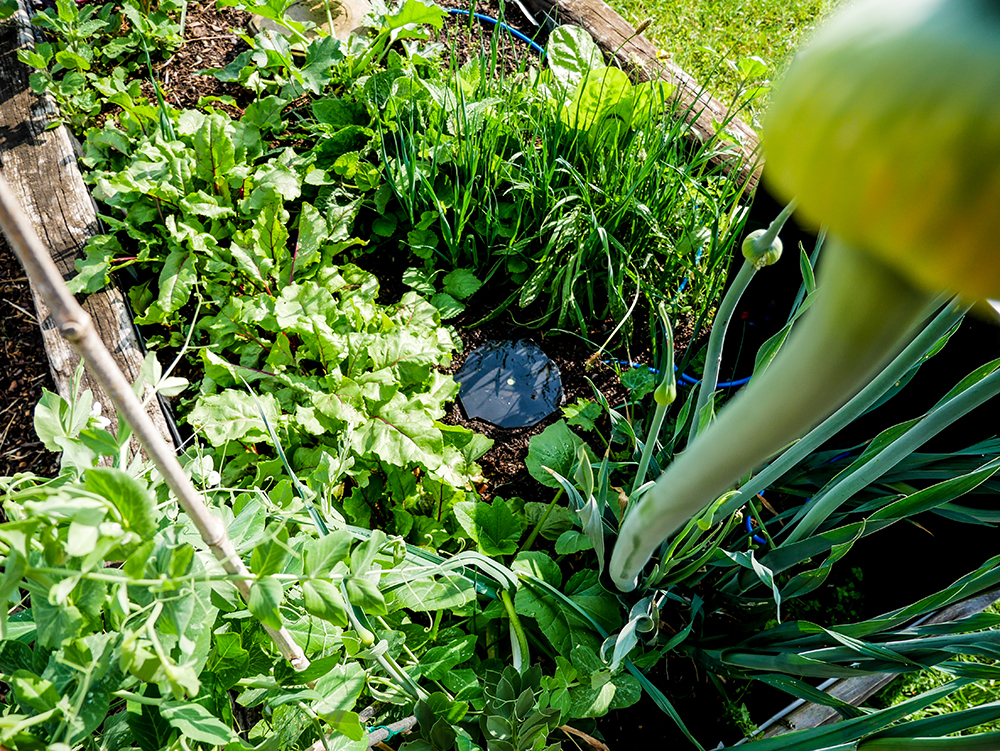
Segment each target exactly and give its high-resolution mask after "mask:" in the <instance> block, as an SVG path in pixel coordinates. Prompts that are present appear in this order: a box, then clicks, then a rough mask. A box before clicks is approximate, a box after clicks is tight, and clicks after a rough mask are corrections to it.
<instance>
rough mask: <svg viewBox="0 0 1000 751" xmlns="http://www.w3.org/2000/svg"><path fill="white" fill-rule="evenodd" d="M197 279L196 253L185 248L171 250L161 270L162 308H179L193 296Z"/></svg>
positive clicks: (159, 299) (170, 311) (163, 309)
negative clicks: (192, 291) (192, 292)
mask: <svg viewBox="0 0 1000 751" xmlns="http://www.w3.org/2000/svg"><path fill="white" fill-rule="evenodd" d="M196 281H197V272H196V271H195V264H194V253H193V252H191V251H190V250H188V249H185V248H175V249H173V250H172V251H170V255H168V256H167V260H166V262H165V263H164V264H163V270H162V271H160V296H159V298H158V299H157V303H158V305H159V308H160V310H162V311H164V312H166V313H172V312H174V311H175V310H179V309H180V308H181V307H182V306H183V305H184V304H185V303H187V301H188V300H189V299H190V298H191V290H192V288H193V287H194V284H195V282H196Z"/></svg>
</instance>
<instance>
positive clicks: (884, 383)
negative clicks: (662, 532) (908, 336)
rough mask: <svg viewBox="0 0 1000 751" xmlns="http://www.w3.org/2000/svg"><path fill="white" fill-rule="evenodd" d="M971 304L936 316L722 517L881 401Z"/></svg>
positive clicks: (743, 492) (744, 489) (735, 499)
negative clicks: (886, 364)
mask: <svg viewBox="0 0 1000 751" xmlns="http://www.w3.org/2000/svg"><path fill="white" fill-rule="evenodd" d="M969 307H970V306H968V305H961V306H959V305H955V304H954V303H951V304H949V305H948V306H947V307H945V309H944V310H942V311H941V312H940V313H939V314H938V315H937V317H935V318H934V320H933V321H931V322H930V323H929V324H928V325H927V326H926V327H925V328H924V330H923V331H922V332H920V334H918V335H917V336H916V337H915V338H914V339H913V341H912V342H910V343H909V344H908V345H907V346H906V348H905V349H904V350H903V351H902V352H900V353H899V355H898V356H897V357H896V358H895V359H894V360H893V361H892V362H891V363H889V365H888V366H887V367H886V368H885V369H884V370H883V371H882V372H881V373H879V374H878V375H877V376H876V377H875V378H874V379H872V381H871V382H870V383H869V384H868V385H867V386H865V387H864V388H863V389H862V390H861V391H859V392H858V393H857V395H856V396H855V397H854V398H853V399H851V400H850V401H849V402H847V404H845V405H844V406H843V407H841V408H840V409H839V410H837V411H836V412H834V413H833V414H832V415H830V417H828V418H827V419H826V420H824V421H823V422H822V423H820V424H819V425H818V426H817V427H816V428H814V429H813V430H812V431H810V433H809V434H808V435H807V436H806V437H805V438H803V439H802V440H801V441H798V442H797V443H795V445H793V446H792V447H791V448H789V449H788V450H787V451H785V453H783V454H782V455H781V456H780V457H778V458H777V459H775V460H774V461H773V462H771V464H769V465H768V466H767V468H766V469H764V470H762V471H761V472H760V473H759V474H757V475H756V476H755V477H754V478H753V479H751V480H750V481H749V482H748V483H747V484H746V485H744V486H743V487H742V488H740V492H739V494H738V495H735V496H733V497H732V498H731V499H729V500H728V501H726V503H725V504H724V505H723V506H722V508H721V509H720V510H719V513H720V514H726V515H728V514H731V513H733V512H734V511H735V510H736V509H738V508H739V507H740V506H741V505H743V504H744V503H745V502H746V499H747V498H753V497H754V496H756V495H757V494H758V493H760V492H762V491H764V490H767V489H768V487H770V486H771V484H772V483H774V482H775V481H776V480H778V479H779V478H780V477H781V476H782V475H783V474H785V473H786V472H788V471H789V470H790V469H792V467H794V466H796V465H797V464H798V463H799V462H800V461H802V460H803V459H805V457H806V456H808V455H809V454H811V453H812V452H813V451H815V450H816V449H818V448H819V447H820V446H821V445H822V444H824V443H825V442H826V441H827V440H829V439H830V438H832V437H833V436H834V435H836V434H837V433H838V432H839V431H840V430H841V429H842V428H844V427H846V426H847V425H849V424H850V423H851V422H853V421H854V420H855V419H857V418H858V417H860V416H861V415H862V414H863V413H864V412H865V410H867V409H868V408H869V407H870V406H871V405H873V404H874V403H875V402H876V401H878V400H879V399H880V398H881V397H882V395H883V394H885V392H886V391H888V390H889V389H890V388H891V387H892V386H893V385H894V384H896V383H897V382H898V381H899V380H900V379H901V378H903V377H904V376H905V375H906V373H907V372H908V371H909V370H910V369H911V368H912V367H914V366H915V365H916V364H917V363H919V362H920V360H921V359H923V358H924V357H925V356H926V355H927V353H928V351H930V349H931V347H933V346H934V345H935V344H936V343H937V342H938V340H939V339H940V338H941V337H942V336H944V335H945V334H946V333H948V330H949V329H951V327H952V326H954V325H955V324H957V323H958V322H959V321H961V320H962V317H963V316H964V315H965V313H966V311H968V309H969Z"/></svg>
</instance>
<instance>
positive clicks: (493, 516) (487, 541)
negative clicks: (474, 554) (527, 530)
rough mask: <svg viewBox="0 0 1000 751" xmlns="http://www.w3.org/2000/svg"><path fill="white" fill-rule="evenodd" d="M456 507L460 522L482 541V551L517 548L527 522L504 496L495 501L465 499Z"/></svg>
mask: <svg viewBox="0 0 1000 751" xmlns="http://www.w3.org/2000/svg"><path fill="white" fill-rule="evenodd" d="M454 509H455V518H456V519H458V523H459V524H461V525H462V528H463V529H464V530H465V531H466V533H468V535H469V536H470V537H471V538H472V539H473V540H475V541H476V542H477V543H478V545H479V550H480V552H482V553H484V554H485V555H489V556H499V555H511V554H512V553H515V552H517V543H518V541H519V540H520V539H521V535H522V533H523V532H524V525H523V524H522V523H521V520H520V519H518V517H517V515H516V514H515V513H514V512H513V511H511V509H510V507H509V506H508V505H507V503H506V501H504V500H503V499H501V498H494V499H493V503H483V502H481V501H477V502H472V501H462V502H461V503H456V504H455V507H454Z"/></svg>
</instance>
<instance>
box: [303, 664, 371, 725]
mask: <svg viewBox="0 0 1000 751" xmlns="http://www.w3.org/2000/svg"><path fill="white" fill-rule="evenodd" d="M365 680H366V675H365V670H364V668H363V667H361V665H359V664H358V663H357V662H346V663H344V664H342V665H338V666H337V667H335V668H334V669H333V670H331V671H330V672H329V673H327V674H326V675H324V676H323V677H322V678H320V679H319V680H318V681H317V682H316V692H317V693H318V694H320V695H321V696H322V697H323V698H322V699H321V700H320V701H319V702H317V703H316V704H315V705H314V706H313V709H314V710H315V711H316V713H317V714H320V715H325V714H327V713H329V712H349V711H350V710H352V709H354V705H355V704H356V703H357V701H358V699H359V698H360V696H361V692H362V691H363V690H364V688H365Z"/></svg>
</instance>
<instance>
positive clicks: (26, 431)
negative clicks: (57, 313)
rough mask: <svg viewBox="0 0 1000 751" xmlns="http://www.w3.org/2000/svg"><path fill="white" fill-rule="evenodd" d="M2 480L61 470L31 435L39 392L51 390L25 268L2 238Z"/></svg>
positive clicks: (0, 287) (47, 473) (0, 393)
mask: <svg viewBox="0 0 1000 751" xmlns="http://www.w3.org/2000/svg"><path fill="white" fill-rule="evenodd" d="M0 306H2V310H0V350H2V352H3V360H2V365H0V477H10V476H11V475H14V474H16V473H18V472H34V473H35V474H38V475H44V476H46V477H49V476H53V475H55V474H56V473H57V472H58V471H59V456H58V455H57V454H53V453H51V452H50V451H48V450H47V449H46V448H45V446H43V445H42V443H41V442H40V441H39V440H38V437H37V436H36V435H35V428H34V424H33V417H34V409H35V404H36V403H37V402H38V400H39V399H40V398H41V396H42V390H43V389H48V390H49V391H55V384H54V383H53V381H52V373H51V371H50V370H49V360H48V358H47V357H46V356H45V349H44V348H43V346H42V331H41V329H40V328H39V326H38V320H37V319H36V318H35V303H34V301H33V300H32V297H31V286H30V285H29V284H28V279H27V277H26V276H25V275H24V269H22V268H21V264H20V263H19V262H18V260H17V258H16V257H15V256H14V253H13V251H11V250H10V248H9V247H7V243H6V242H4V241H3V239H2V238H0Z"/></svg>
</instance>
